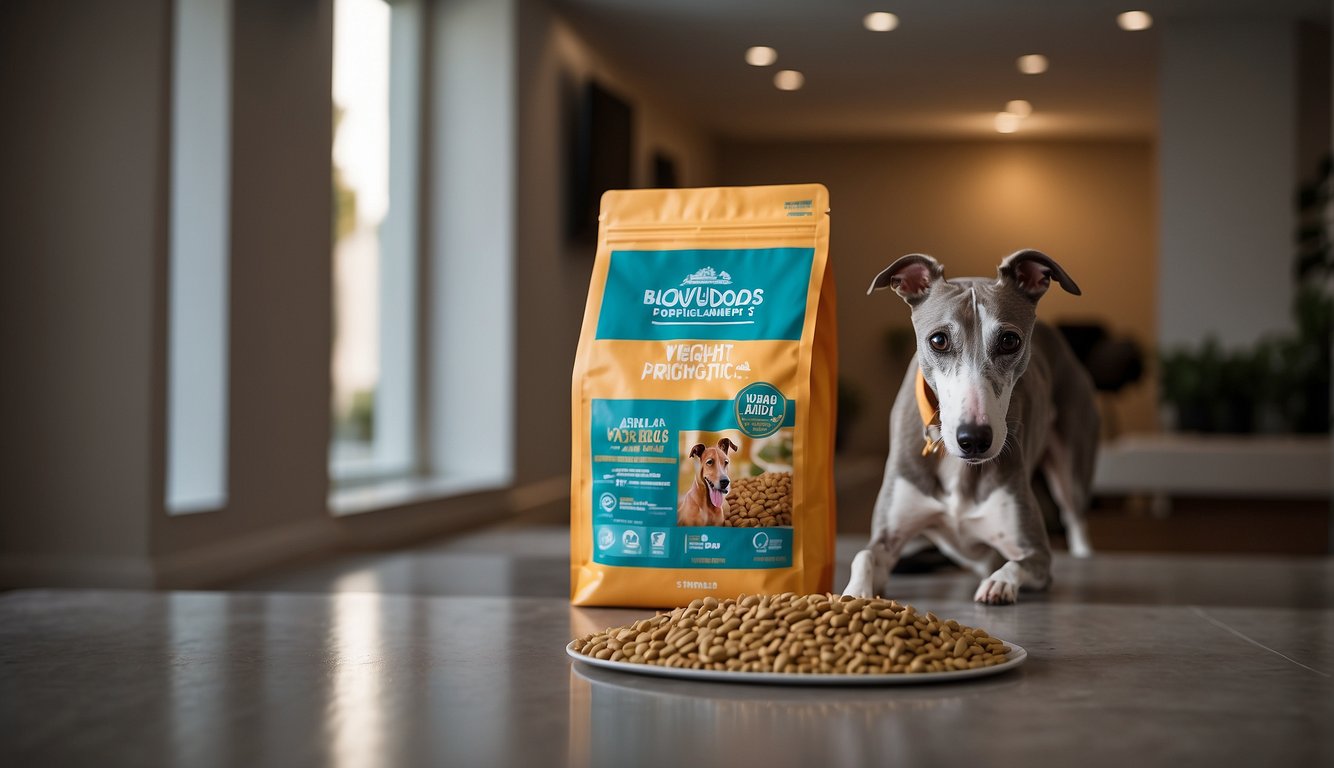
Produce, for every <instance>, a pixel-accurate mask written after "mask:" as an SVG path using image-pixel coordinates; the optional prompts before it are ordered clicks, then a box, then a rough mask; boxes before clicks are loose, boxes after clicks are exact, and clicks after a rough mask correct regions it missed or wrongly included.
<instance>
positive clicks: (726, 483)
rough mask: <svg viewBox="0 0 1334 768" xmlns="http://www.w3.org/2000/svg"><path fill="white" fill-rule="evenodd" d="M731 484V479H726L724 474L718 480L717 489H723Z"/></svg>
mask: <svg viewBox="0 0 1334 768" xmlns="http://www.w3.org/2000/svg"><path fill="white" fill-rule="evenodd" d="M731 484H732V481H731V480H730V479H728V478H727V477H726V476H724V477H723V478H722V479H721V480H719V481H718V490H720V491H725V490H727V486H729V485H731Z"/></svg>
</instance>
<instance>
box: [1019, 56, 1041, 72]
mask: <svg viewBox="0 0 1334 768" xmlns="http://www.w3.org/2000/svg"><path fill="white" fill-rule="evenodd" d="M1015 64H1016V65H1017V66H1018V67H1019V71H1020V72H1023V73H1024V74H1025V75H1040V74H1042V73H1043V72H1046V71H1047V57H1046V56H1043V55H1042V54H1040V53H1030V54H1028V55H1027V56H1020V57H1019V58H1018V59H1017V60H1016V61H1015Z"/></svg>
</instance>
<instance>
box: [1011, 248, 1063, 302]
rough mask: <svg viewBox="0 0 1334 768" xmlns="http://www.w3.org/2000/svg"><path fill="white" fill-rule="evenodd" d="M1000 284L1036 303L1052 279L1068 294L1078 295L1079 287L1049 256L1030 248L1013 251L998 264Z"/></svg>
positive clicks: (1049, 285)
mask: <svg viewBox="0 0 1334 768" xmlns="http://www.w3.org/2000/svg"><path fill="white" fill-rule="evenodd" d="M997 274H998V275H999V277H1000V281H1001V282H1002V283H1009V284H1010V285H1013V286H1014V287H1016V288H1018V289H1019V291H1020V292H1022V293H1023V294H1024V295H1025V296H1027V297H1028V298H1030V299H1032V300H1033V301H1037V300H1038V299H1040V298H1042V294H1044V293H1046V292H1047V289H1048V288H1050V287H1051V281H1052V278H1056V282H1057V284H1059V285H1060V286H1061V287H1062V288H1064V289H1065V290H1066V291H1068V292H1069V293H1073V294H1074V295H1076V296H1078V295H1080V291H1079V286H1078V285H1075V281H1074V280H1071V279H1070V276H1069V275H1067V274H1066V273H1065V270H1064V269H1061V265H1060V264H1057V263H1056V262H1055V261H1053V260H1052V258H1051V257H1050V256H1048V255H1047V254H1045V253H1043V252H1041V251H1035V250H1032V249H1031V248H1028V249H1024V250H1022V251H1015V252H1014V253H1012V254H1010V255H1009V256H1006V257H1005V260H1004V261H1002V262H1001V263H1000V269H998V270H997Z"/></svg>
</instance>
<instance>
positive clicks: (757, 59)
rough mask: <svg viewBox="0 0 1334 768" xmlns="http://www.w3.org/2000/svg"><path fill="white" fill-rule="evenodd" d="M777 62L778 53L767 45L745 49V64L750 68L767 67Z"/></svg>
mask: <svg viewBox="0 0 1334 768" xmlns="http://www.w3.org/2000/svg"><path fill="white" fill-rule="evenodd" d="M775 61H778V51H775V50H774V49H772V48H770V47H769V46H767V45H755V46H751V47H750V48H747V49H746V63H747V64H749V65H751V66H752V67H767V66H769V65H770V64H772V63H774V62H775Z"/></svg>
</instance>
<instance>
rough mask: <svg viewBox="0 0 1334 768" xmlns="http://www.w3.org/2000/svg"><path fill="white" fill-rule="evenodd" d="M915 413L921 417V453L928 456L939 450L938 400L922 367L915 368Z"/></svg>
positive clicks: (940, 438)
mask: <svg viewBox="0 0 1334 768" xmlns="http://www.w3.org/2000/svg"><path fill="white" fill-rule="evenodd" d="M916 390H917V413H918V414H920V415H921V417H922V440H923V441H924V443H925V445H923V446H922V455H923V456H930V455H931V454H933V453H935V452H936V451H938V450H940V443H941V440H942V437H941V435H940V401H939V400H937V399H936V393H935V392H934V391H933V390H932V389H931V385H930V384H927V383H926V377H925V376H923V375H922V369H921V368H918V369H917V386H916Z"/></svg>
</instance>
